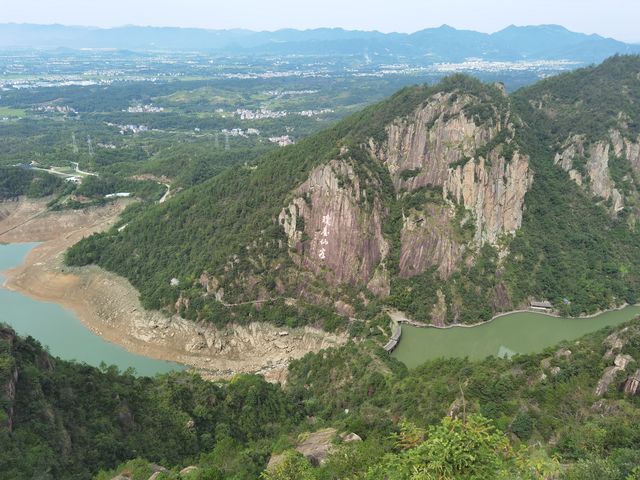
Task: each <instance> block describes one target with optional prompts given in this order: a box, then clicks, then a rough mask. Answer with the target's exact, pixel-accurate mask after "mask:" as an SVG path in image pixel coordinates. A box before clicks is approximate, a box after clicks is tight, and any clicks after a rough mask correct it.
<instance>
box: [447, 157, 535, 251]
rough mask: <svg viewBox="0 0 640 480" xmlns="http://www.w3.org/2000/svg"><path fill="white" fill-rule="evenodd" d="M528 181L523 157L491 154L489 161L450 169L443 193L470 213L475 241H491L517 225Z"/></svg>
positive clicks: (527, 166)
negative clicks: (473, 225) (472, 218)
mask: <svg viewBox="0 0 640 480" xmlns="http://www.w3.org/2000/svg"><path fill="white" fill-rule="evenodd" d="M532 182H533V172H532V171H531V170H530V169H529V158H528V157H527V156H525V155H521V154H519V153H518V152H515V153H514V154H513V158H512V159H511V160H510V161H507V160H506V159H505V158H504V157H501V156H498V155H497V154H492V155H491V156H490V161H487V160H485V159H484V158H480V159H478V160H471V161H469V162H467V163H466V164H465V165H464V166H458V167H456V168H455V169H453V170H451V172H450V175H449V178H448V180H447V182H446V184H445V189H444V195H445V198H451V199H453V200H455V201H456V202H457V203H459V204H461V205H463V206H464V207H465V208H467V209H469V210H471V212H473V215H474V219H475V226H476V232H475V241H476V242H477V243H478V244H483V243H485V242H488V243H491V244H495V243H496V242H497V240H498V238H499V237H500V235H502V234H505V233H509V234H510V233H514V232H515V231H516V230H517V229H518V228H520V226H521V224H522V215H523V209H524V197H525V194H526V193H527V191H528V190H529V188H530V187H531V184H532Z"/></svg>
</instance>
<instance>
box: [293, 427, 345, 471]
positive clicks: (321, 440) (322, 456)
mask: <svg viewBox="0 0 640 480" xmlns="http://www.w3.org/2000/svg"><path fill="white" fill-rule="evenodd" d="M337 433H338V431H337V430H336V429H335V428H324V429H322V430H318V431H317V432H313V433H309V434H308V435H307V436H306V438H304V440H302V441H301V442H300V443H299V444H298V446H297V447H296V450H297V451H298V452H300V453H301V454H302V455H304V457H305V458H306V459H307V460H309V461H310V462H311V463H312V464H313V465H316V466H318V465H321V464H322V463H323V462H324V461H325V460H326V459H327V457H328V456H329V454H330V453H331V449H332V447H333V440H334V438H335V436H336V434H337Z"/></svg>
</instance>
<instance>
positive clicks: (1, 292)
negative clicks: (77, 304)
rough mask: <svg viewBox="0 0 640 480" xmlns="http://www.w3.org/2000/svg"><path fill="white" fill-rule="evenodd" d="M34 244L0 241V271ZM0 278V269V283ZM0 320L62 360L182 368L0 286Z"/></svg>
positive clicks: (148, 370) (148, 371)
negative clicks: (107, 338) (118, 342)
mask: <svg viewBox="0 0 640 480" xmlns="http://www.w3.org/2000/svg"><path fill="white" fill-rule="evenodd" d="M36 245H37V243H20V244H8V245H0V272H2V271H3V270H7V269H9V268H12V267H16V266H18V265H20V264H21V263H22V262H23V261H24V258H25V257H26V255H27V254H28V253H29V251H30V250H31V249H32V248H34V247H35V246H36ZM2 282H3V279H2V274H1V273H0V284H2ZM0 323H6V324H8V325H10V326H11V327H13V329H14V330H15V331H16V332H17V333H18V334H19V335H21V336H27V335H31V336H32V337H33V338H35V339H36V340H38V341H39V342H40V343H41V344H42V345H44V346H46V347H47V348H48V349H49V352H50V353H51V354H52V355H55V356H56V357H60V358H63V359H65V360H77V361H79V362H83V363H87V364H89V365H93V366H99V365H100V363H102V362H104V363H106V364H107V365H116V366H117V367H118V368H119V369H121V370H125V369H127V368H134V369H135V371H136V373H137V374H138V375H144V376H147V375H148V376H153V375H155V374H158V373H166V372H170V371H175V370H184V366H182V365H179V364H177V363H171V362H164V361H161V360H154V359H152V358H148V357H144V356H141V355H134V354H133V353H130V352H128V351H127V350H125V349H124V348H122V347H119V346H117V345H114V344H113V343H109V342H107V341H105V340H103V339H102V338H101V337H100V336H98V335H96V334H94V333H93V332H91V330H89V329H88V328H86V327H85V326H84V325H83V324H82V323H81V322H80V321H79V320H78V319H77V318H76V317H75V316H74V315H73V314H72V313H71V312H70V311H68V310H65V309H64V308H62V307H60V306H59V305H56V304H54V303H47V302H40V301H38V300H34V299H32V298H30V297H27V296H26V295H22V294H20V293H16V292H11V291H9V290H7V289H5V288H0Z"/></svg>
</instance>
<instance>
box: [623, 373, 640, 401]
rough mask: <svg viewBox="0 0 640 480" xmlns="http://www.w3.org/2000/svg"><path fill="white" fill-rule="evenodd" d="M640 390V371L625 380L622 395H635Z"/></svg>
mask: <svg viewBox="0 0 640 480" xmlns="http://www.w3.org/2000/svg"><path fill="white" fill-rule="evenodd" d="M638 388H640V369H638V370H636V371H635V372H634V374H633V375H631V376H630V377H629V378H627V381H626V382H625V383H624V393H625V394H627V395H636V393H637V392H638Z"/></svg>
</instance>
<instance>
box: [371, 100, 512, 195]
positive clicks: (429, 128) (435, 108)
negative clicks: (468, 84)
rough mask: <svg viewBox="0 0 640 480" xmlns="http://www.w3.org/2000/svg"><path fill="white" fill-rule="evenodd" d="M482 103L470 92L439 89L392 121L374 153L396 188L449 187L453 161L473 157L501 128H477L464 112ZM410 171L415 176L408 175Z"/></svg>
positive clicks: (495, 125) (373, 147)
mask: <svg viewBox="0 0 640 480" xmlns="http://www.w3.org/2000/svg"><path fill="white" fill-rule="evenodd" d="M477 102H478V100H477V99H475V98H474V97H471V96H470V95H462V94H459V95H456V94H453V93H438V94H436V95H434V96H433V97H431V98H430V99H429V101H428V102H427V103H426V104H425V105H423V106H422V107H420V108H418V109H417V110H416V111H415V112H413V113H412V114H411V115H409V116H408V117H405V118H402V119H398V120H396V121H395V122H393V123H392V124H390V125H388V126H387V128H386V132H387V141H386V142H385V143H383V144H382V145H375V144H374V143H373V142H370V149H371V151H372V153H373V154H374V155H375V156H376V157H377V158H378V160H379V161H381V162H382V163H383V164H384V165H385V166H386V167H387V169H388V170H389V173H390V174H391V177H392V179H393V183H394V186H395V188H396V191H400V190H402V189H406V190H407V191H413V190H415V189H417V188H420V187H424V186H427V185H431V186H442V185H444V184H445V182H446V181H447V178H448V176H449V165H450V164H451V163H455V162H459V161H460V160H462V159H463V158H464V157H471V156H473V155H474V153H475V151H476V149H477V148H480V147H482V146H484V145H486V144H487V143H488V142H489V141H490V140H491V139H493V138H494V137H495V136H496V135H497V134H498V133H499V132H500V129H501V125H500V122H495V123H494V122H492V121H488V122H485V123H483V124H482V125H479V126H478V125H476V123H475V122H474V120H473V119H471V118H467V116H465V114H464V109H465V107H467V106H469V105H471V104H474V103H477ZM407 171H415V172H416V174H415V175H414V176H413V177H411V178H404V179H403V178H402V177H403V172H407Z"/></svg>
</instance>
